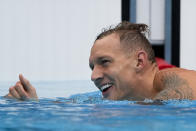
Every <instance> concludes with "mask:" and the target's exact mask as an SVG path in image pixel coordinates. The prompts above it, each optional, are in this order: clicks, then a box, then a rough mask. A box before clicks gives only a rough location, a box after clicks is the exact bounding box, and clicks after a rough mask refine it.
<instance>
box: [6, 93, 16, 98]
mask: <svg viewBox="0 0 196 131" xmlns="http://www.w3.org/2000/svg"><path fill="white" fill-rule="evenodd" d="M4 97H5V98H14V97H13V96H12V95H11V94H10V93H8V94H7V95H5V96H4Z"/></svg>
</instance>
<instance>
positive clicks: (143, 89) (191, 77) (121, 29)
mask: <svg viewBox="0 0 196 131" xmlns="http://www.w3.org/2000/svg"><path fill="white" fill-rule="evenodd" d="M147 31H148V28H147V26H146V25H145V24H131V23H129V22H122V23H120V24H118V25H117V26H116V27H114V28H110V29H107V30H105V31H104V32H102V33H101V34H100V35H99V36H98V37H97V38H96V40H95V42H94V45H93V47H92V49H91V53H90V58H89V65H90V68H91V69H92V75H91V80H92V81H93V82H94V84H95V85H96V86H97V88H99V89H100V91H101V92H102V95H103V97H104V98H105V99H111V100H136V101H141V100H144V99H146V98H147V99H152V100H168V99H190V100H194V99H196V72H195V71H190V70H185V69H182V68H168V69H164V70H159V69H158V66H157V63H156V61H155V56H154V51H153V49H152V47H151V44H150V43H149V41H148V40H147V38H146V36H145V33H146V32H147ZM19 79H20V81H18V82H17V83H16V85H14V86H12V87H11V88H10V89H9V94H8V95H7V97H9V98H17V99H22V100H23V99H37V95H36V90H35V88H34V87H33V86H32V85H31V84H30V82H29V81H28V80H27V79H25V78H24V77H23V76H22V75H19Z"/></svg>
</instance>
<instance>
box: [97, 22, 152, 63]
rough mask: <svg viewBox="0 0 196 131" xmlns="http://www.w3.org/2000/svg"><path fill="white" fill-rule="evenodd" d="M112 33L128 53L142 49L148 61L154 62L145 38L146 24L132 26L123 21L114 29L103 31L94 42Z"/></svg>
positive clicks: (149, 45)
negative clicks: (117, 37) (116, 35)
mask: <svg viewBox="0 0 196 131" xmlns="http://www.w3.org/2000/svg"><path fill="white" fill-rule="evenodd" d="M114 33H115V34H118V35H119V38H120V43H121V45H122V47H123V48H124V49H125V50H126V51H128V53H131V52H133V51H136V50H137V49H143V50H144V51H145V52H146V53H147V54H148V60H149V61H151V62H152V63H154V62H155V54H154V50H153V49H152V46H151V44H150V42H149V41H148V39H147V38H146V33H149V30H148V26H147V25H146V24H134V23H130V22H127V21H123V22H121V23H119V24H118V25H117V26H115V27H109V28H108V29H104V30H103V32H102V33H101V34H99V35H98V36H97V38H96V40H100V39H102V38H104V37H106V36H108V35H110V34H114ZM96 40H95V41H96Z"/></svg>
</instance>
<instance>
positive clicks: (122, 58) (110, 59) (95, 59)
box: [89, 34, 137, 100]
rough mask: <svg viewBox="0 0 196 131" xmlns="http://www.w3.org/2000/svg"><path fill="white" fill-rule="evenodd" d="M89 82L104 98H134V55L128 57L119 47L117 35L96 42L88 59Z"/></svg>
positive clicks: (135, 90)
mask: <svg viewBox="0 0 196 131" xmlns="http://www.w3.org/2000/svg"><path fill="white" fill-rule="evenodd" d="M89 65H90V68H91V69H92V75H91V80H92V81H93V82H94V83H95V85H96V86H97V87H98V88H99V89H100V91H101V92H102V95H103V97H104V98H107V99H112V100H123V99H130V98H131V97H134V96H135V94H136V93H137V88H135V87H136V86H135V85H136V83H137V77H136V71H135V65H136V60H135V59H134V55H130V56H128V55H127V54H126V53H125V51H124V50H123V49H122V47H121V46H120V39H119V36H118V35H117V34H111V35H108V36H106V37H104V38H102V39H100V40H97V41H96V42H95V43H94V45H93V47H92V49H91V54H90V59H89Z"/></svg>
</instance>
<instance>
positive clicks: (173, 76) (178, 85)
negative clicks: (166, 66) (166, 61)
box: [154, 72, 193, 100]
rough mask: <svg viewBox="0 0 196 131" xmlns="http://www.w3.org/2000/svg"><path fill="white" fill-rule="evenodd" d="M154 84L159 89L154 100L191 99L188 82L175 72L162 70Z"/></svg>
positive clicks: (191, 94)
mask: <svg viewBox="0 0 196 131" xmlns="http://www.w3.org/2000/svg"><path fill="white" fill-rule="evenodd" d="M157 81H158V82H156V83H159V84H158V85H156V87H158V88H159V89H161V91H160V92H159V93H158V94H157V95H156V96H155V98H154V100H169V99H190V100H192V99H193V93H192V92H193V90H192V88H191V87H190V86H189V83H188V82H187V81H186V80H185V79H183V78H181V77H180V76H179V75H178V74H177V73H175V72H163V73H162V75H160V76H158V79H157Z"/></svg>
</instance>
